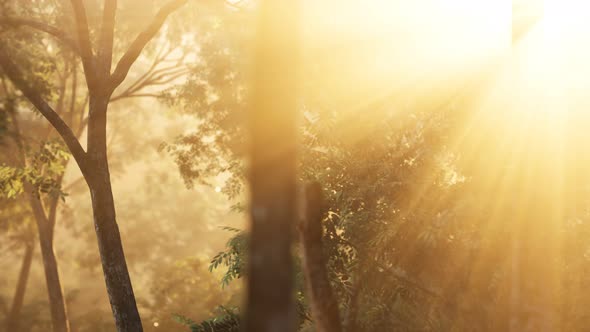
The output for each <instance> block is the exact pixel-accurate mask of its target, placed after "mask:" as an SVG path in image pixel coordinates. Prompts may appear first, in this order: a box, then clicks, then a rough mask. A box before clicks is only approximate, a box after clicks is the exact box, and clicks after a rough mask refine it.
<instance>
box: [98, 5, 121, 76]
mask: <svg viewBox="0 0 590 332" xmlns="http://www.w3.org/2000/svg"><path fill="white" fill-rule="evenodd" d="M116 13H117V0H106V1H105V2H104V10H103V15H102V27H101V33H100V40H99V42H98V59H97V65H98V70H99V71H100V72H101V74H104V75H105V76H107V77H108V75H110V74H111V66H112V62H113V39H114V34H115V16H116Z"/></svg>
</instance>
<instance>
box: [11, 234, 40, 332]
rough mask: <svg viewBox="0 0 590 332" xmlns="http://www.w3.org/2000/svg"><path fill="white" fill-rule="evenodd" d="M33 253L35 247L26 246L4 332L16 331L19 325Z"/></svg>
mask: <svg viewBox="0 0 590 332" xmlns="http://www.w3.org/2000/svg"><path fill="white" fill-rule="evenodd" d="M34 252H35V245H33V244H32V243H29V244H27V246H26V247H25V254H24V256H23V263H22V265H21V269H20V273H19V275H18V282H17V284H16V292H15V293H14V299H13V301H12V307H11V309H10V312H9V313H8V317H7V319H6V331H18V325H19V323H20V312H21V309H22V307H23V302H24V299H25V291H26V290H27V282H28V280H29V271H30V270H31V263H32V262H33V253H34Z"/></svg>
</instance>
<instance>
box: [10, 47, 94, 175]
mask: <svg viewBox="0 0 590 332" xmlns="http://www.w3.org/2000/svg"><path fill="white" fill-rule="evenodd" d="M0 68H1V69H2V71H4V74H6V76H7V77H8V78H9V79H10V80H11V81H12V83H13V84H14V85H15V86H16V87H17V88H18V89H20V90H21V92H22V93H23V94H24V96H25V97H26V98H27V99H28V100H29V101H30V102H31V104H33V105H34V106H35V108H37V110H38V111H39V112H41V114H43V116H44V117H45V118H46V119H47V121H49V123H51V125H52V126H53V127H54V128H55V129H56V130H57V132H58V133H59V134H60V136H61V137H62V139H63V140H64V142H65V143H66V145H67V146H68V149H69V150H70V152H71V153H72V155H73V156H74V159H75V160H76V162H77V163H78V165H79V166H80V169H81V170H82V172H85V170H86V152H85V151H84V149H83V148H82V146H81V145H80V142H79V141H78V139H76V136H75V135H74V133H73V132H72V130H71V129H70V127H68V125H67V124H66V123H65V122H64V121H63V119H62V118H61V117H60V116H59V114H57V113H56V112H55V111H54V110H53V109H52V108H51V106H49V104H47V102H46V101H45V100H44V99H43V97H42V96H41V94H39V92H37V91H35V89H33V88H31V87H30V86H29V85H28V84H27V82H26V81H25V79H24V76H23V75H22V73H21V72H20V70H19V69H18V68H17V67H16V64H15V63H14V62H12V60H11V59H10V57H9V56H8V54H6V51H5V50H4V49H3V48H0Z"/></svg>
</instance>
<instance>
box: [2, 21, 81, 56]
mask: <svg viewBox="0 0 590 332" xmlns="http://www.w3.org/2000/svg"><path fill="white" fill-rule="evenodd" d="M0 25H9V26H15V27H18V26H27V27H30V28H33V29H35V30H39V31H42V32H45V33H47V34H49V35H52V36H53V37H55V38H56V39H57V40H59V41H61V42H63V43H64V44H65V45H66V46H68V47H70V48H71V49H72V50H73V51H74V52H76V53H79V52H80V50H79V49H78V45H77V43H76V41H75V40H74V39H72V38H70V37H69V36H68V35H67V34H66V33H65V32H64V31H62V30H60V29H58V28H56V27H54V26H52V25H50V24H47V23H43V22H39V21H36V20H32V19H28V18H22V17H0Z"/></svg>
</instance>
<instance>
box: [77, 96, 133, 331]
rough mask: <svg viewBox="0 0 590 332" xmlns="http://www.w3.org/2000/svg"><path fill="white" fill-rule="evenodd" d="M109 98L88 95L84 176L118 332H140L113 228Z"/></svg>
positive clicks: (118, 236) (127, 272)
mask: <svg viewBox="0 0 590 332" xmlns="http://www.w3.org/2000/svg"><path fill="white" fill-rule="evenodd" d="M109 97H110V95H108V94H107V95H103V96H100V97H97V96H92V97H91V100H90V113H89V116H90V121H89V124H90V125H89V128H88V158H89V160H90V164H91V165H92V169H87V170H86V172H85V174H84V176H85V178H86V182H87V183H88V186H89V188H90V195H91V199H92V211H93V215H94V228H95V231H96V237H97V240H98V248H99V252H100V258H101V262H102V269H103V273H104V278H105V283H106V288H107V292H108V295H109V301H110V303H111V309H112V312H113V316H114V318H115V325H116V327H117V331H119V332H141V331H143V327H142V325H141V318H140V316H139V312H138V310H137V304H136V302H135V296H134V294H133V287H132V285H131V278H130V277H129V271H128V268H127V262H126V260H125V253H124V251H123V245H122V242H121V235H120V233H119V226H118V225H117V218H116V213H115V202H114V199H113V191H112V188H111V179H110V174H109V166H108V160H107V145H106V110H107V106H108V101H109Z"/></svg>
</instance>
